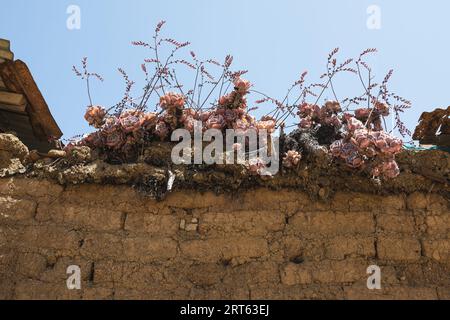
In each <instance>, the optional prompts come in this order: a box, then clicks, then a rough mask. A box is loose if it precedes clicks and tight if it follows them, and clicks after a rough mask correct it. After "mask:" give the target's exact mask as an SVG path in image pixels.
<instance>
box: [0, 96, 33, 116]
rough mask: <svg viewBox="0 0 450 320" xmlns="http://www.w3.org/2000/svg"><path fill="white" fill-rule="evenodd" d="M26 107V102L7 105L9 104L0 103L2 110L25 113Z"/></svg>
mask: <svg viewBox="0 0 450 320" xmlns="http://www.w3.org/2000/svg"><path fill="white" fill-rule="evenodd" d="M0 93H1V92H0ZM26 108H27V104H26V103H24V104H22V105H9V104H1V103H0V110H4V111H10V112H17V113H22V114H26V113H27V112H26Z"/></svg>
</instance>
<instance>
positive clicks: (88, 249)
mask: <svg viewBox="0 0 450 320" xmlns="http://www.w3.org/2000/svg"><path fill="white" fill-rule="evenodd" d="M449 208H450V203H449V201H448V200H447V199H445V198H443V197H441V196H439V195H437V194H434V193H428V194H425V193H413V194H398V195H390V196H375V195H368V194H363V193H348V192H345V193H337V194H336V195H335V196H334V197H333V198H332V199H331V200H330V201H328V202H322V201H312V200H311V199H310V198H309V197H308V196H307V195H306V194H304V193H302V192H298V191H292V190H287V189H286V190H285V189H283V190H277V191H270V190H268V189H263V188H261V189H255V190H249V191H246V192H243V193H240V194H237V195H234V196H233V197H231V196H230V195H219V196H217V195H214V194H213V193H203V194H202V193H196V192H194V191H186V192H182V191H177V192H175V193H172V194H169V195H168V196H167V198H166V199H165V200H163V201H160V202H157V201H155V200H151V199H149V198H148V197H145V196H143V195H141V194H139V193H138V192H136V191H134V190H133V189H132V188H131V187H129V186H108V185H96V184H82V185H75V186H66V187H62V186H60V185H58V184H56V183H54V182H50V181H47V180H38V179H30V178H20V177H16V178H5V179H1V180H0V298H1V299H29V298H30V299H220V298H222V299H383V298H385V299H450V237H449V235H450V212H449V211H450V209H449ZM70 265H77V266H79V267H80V270H81V290H69V289H68V288H67V284H66V280H67V278H68V277H69V275H68V274H66V271H67V267H68V266H70ZM370 265H378V266H379V267H380V268H381V286H382V289H381V290H369V289H368V288H367V278H368V277H369V275H368V274H367V273H366V272H367V268H368V267H369V266H370Z"/></svg>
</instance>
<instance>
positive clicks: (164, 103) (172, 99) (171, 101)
mask: <svg viewBox="0 0 450 320" xmlns="http://www.w3.org/2000/svg"><path fill="white" fill-rule="evenodd" d="M184 104H185V97H184V96H183V95H181V94H178V93H173V92H169V93H167V94H165V95H163V96H162V97H161V98H160V99H159V105H160V106H161V108H162V109H163V110H167V111H169V112H173V111H175V110H177V109H183V108H184Z"/></svg>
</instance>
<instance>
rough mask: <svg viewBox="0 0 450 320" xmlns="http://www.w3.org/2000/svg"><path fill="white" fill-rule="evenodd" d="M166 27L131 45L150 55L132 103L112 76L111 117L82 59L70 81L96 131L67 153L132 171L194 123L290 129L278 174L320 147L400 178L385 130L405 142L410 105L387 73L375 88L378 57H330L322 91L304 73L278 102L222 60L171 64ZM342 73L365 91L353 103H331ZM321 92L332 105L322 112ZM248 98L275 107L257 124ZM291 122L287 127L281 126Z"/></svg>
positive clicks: (174, 56)
mask: <svg viewBox="0 0 450 320" xmlns="http://www.w3.org/2000/svg"><path fill="white" fill-rule="evenodd" d="M164 25H165V21H161V22H159V23H158V24H157V26H156V28H155V32H154V35H153V37H152V41H151V42H144V41H134V42H132V44H133V46H136V47H139V48H142V49H144V50H146V51H147V52H148V53H149V54H150V56H149V58H147V59H145V60H144V61H143V63H142V64H141V65H140V69H141V70H142V72H143V75H144V77H145V81H144V86H143V87H142V91H141V94H140V95H138V96H137V97H133V96H132V94H131V92H132V88H133V87H134V86H135V85H136V83H135V82H134V81H132V80H131V79H130V78H129V76H128V74H127V73H126V72H125V71H124V70H123V69H121V68H119V69H118V70H119V72H120V74H121V75H122V77H123V78H124V81H125V90H124V95H123V97H122V98H121V100H120V101H119V102H118V103H117V104H115V105H114V106H111V107H109V108H105V107H102V106H98V105H94V104H93V102H92V96H91V90H90V80H91V79H93V78H96V79H99V80H103V79H102V77H101V76H100V75H98V74H97V73H91V72H89V71H88V68H87V59H86V58H84V59H83V60H82V71H81V72H80V71H78V69H77V68H76V67H75V66H74V67H73V70H74V72H75V74H76V75H77V76H79V77H80V78H82V79H83V80H84V81H86V87H87V92H88V97H89V102H90V105H89V107H88V108H87V111H86V114H85V119H86V121H87V122H88V123H89V124H90V125H91V126H93V127H94V128H96V129H97V130H96V131H95V132H93V133H91V134H88V135H85V136H83V137H82V139H79V140H74V141H71V142H70V143H69V144H68V146H66V150H68V151H69V152H70V150H71V149H73V148H75V147H77V146H88V147H90V148H92V149H96V150H99V151H100V153H101V154H102V155H103V156H104V158H105V159H106V160H107V161H113V162H120V163H122V162H132V161H136V160H137V157H138V155H139V153H140V152H141V151H142V150H143V149H144V148H145V147H146V146H147V145H149V144H150V143H151V142H152V141H168V140H170V136H171V133H172V132H173V131H174V130H175V129H178V128H185V129H187V130H189V131H191V132H193V129H194V122H195V121H200V122H201V123H202V126H203V129H204V130H206V129H211V128H214V129H219V130H222V131H225V130H226V129H239V130H243V131H245V130H248V129H256V130H260V129H266V130H267V131H268V132H269V133H273V132H275V130H276V129H279V128H281V129H282V130H283V131H284V130H287V129H289V128H291V127H294V126H295V127H297V130H295V131H294V132H293V133H291V134H290V136H292V137H301V138H300V139H297V140H299V141H298V144H296V145H295V146H294V147H293V148H291V149H289V150H281V151H282V153H283V154H282V158H283V165H284V166H285V167H286V168H295V167H297V166H298V165H299V163H301V161H300V160H301V159H302V153H304V154H306V155H307V154H308V153H314V149H315V148H316V147H317V148H319V147H320V148H321V150H323V149H324V148H325V149H326V150H327V152H328V153H329V154H330V155H332V156H333V157H334V158H335V159H336V161H338V162H342V163H344V164H345V165H346V166H348V167H350V168H353V169H359V170H363V171H367V172H369V173H370V174H371V175H372V176H374V177H385V178H393V177H395V176H397V175H398V173H399V169H398V166H397V164H396V162H395V155H396V154H398V153H399V152H400V151H401V149H402V141H401V140H400V139H398V138H395V137H394V136H393V135H392V131H393V130H395V129H397V130H398V131H399V132H400V134H401V135H403V136H406V135H408V134H410V133H409V131H408V129H407V128H406V127H405V125H404V124H403V122H402V121H401V119H400V115H401V113H402V112H404V110H405V109H407V108H409V107H410V106H411V103H410V102H409V101H408V100H406V99H404V98H402V97H400V96H399V95H397V94H395V93H393V92H391V91H390V90H389V89H388V82H389V80H390V78H391V77H392V74H393V72H392V70H391V71H389V72H388V74H387V75H386V77H385V78H384V79H383V81H382V82H381V83H377V82H376V81H375V77H374V75H373V71H372V69H371V67H370V66H369V64H368V63H367V62H366V60H365V59H366V57H367V56H368V55H370V54H373V53H375V52H376V49H367V50H365V51H364V52H362V53H361V54H360V55H359V56H358V58H356V59H347V60H344V61H343V62H338V60H337V55H338V53H339V49H338V48H336V49H334V50H333V51H332V52H331V53H330V54H329V56H328V59H327V64H326V72H325V73H324V74H322V75H321V77H320V79H321V81H320V82H318V83H311V84H307V83H306V77H307V72H304V73H302V74H301V76H300V78H299V79H298V80H297V81H295V82H294V83H293V84H292V86H291V87H290V88H289V89H288V91H287V94H286V96H285V97H284V98H283V99H276V98H272V97H271V96H269V95H266V94H264V93H262V92H259V91H257V90H256V89H254V88H253V86H252V84H251V83H250V82H249V81H247V80H245V79H243V76H244V75H245V74H246V73H247V71H244V70H240V71H232V70H231V66H232V62H233V57H232V56H230V55H228V56H226V57H225V59H224V60H223V62H218V61H216V60H214V59H208V60H201V59H200V58H199V57H198V56H197V54H196V53H194V52H192V51H190V52H189V54H188V55H187V57H186V58H179V57H178V54H179V53H180V52H181V50H182V49H186V48H187V47H188V46H189V45H190V44H189V42H179V41H177V40H175V39H172V38H165V37H163V36H162V28H163V26H164ZM162 48H165V49H166V50H162ZM164 52H165V53H166V54H165V55H164ZM179 68H187V69H188V70H191V71H192V84H191V85H190V86H188V85H186V84H183V83H181V81H180V80H179V78H178V74H177V72H178V71H179ZM214 70H216V72H213V71H214ZM340 74H349V75H353V76H355V77H357V79H358V80H359V82H360V84H361V87H362V88H363V92H362V93H361V94H359V95H357V96H355V97H353V98H343V99H339V96H338V93H337V92H336V88H335V82H336V81H337V80H336V78H337V76H338V75H340ZM327 91H328V92H331V95H332V96H333V98H334V100H333V101H324V102H322V103H321V99H322V97H323V96H324V94H325V92H327ZM295 92H296V93H297V94H296V95H295V96H294V97H293V95H294V93H295ZM249 94H254V95H258V96H260V99H259V100H256V101H255V105H261V104H267V103H269V104H271V105H272V106H274V108H273V109H272V110H271V111H269V112H267V113H266V114H265V115H264V116H263V117H262V118H261V119H259V120H256V119H255V117H253V116H252V115H251V112H252V111H253V110H255V109H256V108H257V107H249V106H248V101H247V98H248V96H249ZM391 114H393V115H394V117H395V121H396V125H395V127H394V128H392V129H391V130H390V131H388V128H387V127H386V118H387V117H388V116H390V115H391ZM289 122H291V123H292V122H294V124H293V125H290V126H287V125H286V123H289Z"/></svg>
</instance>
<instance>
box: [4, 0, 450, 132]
mask: <svg viewBox="0 0 450 320" xmlns="http://www.w3.org/2000/svg"><path fill="white" fill-rule="evenodd" d="M0 1H1V2H3V1H4V0H0ZM4 2H5V3H1V13H0V38H7V39H10V40H11V42H12V50H13V51H14V53H15V56H16V58H17V59H22V60H24V61H25V62H26V63H27V64H28V66H29V67H30V69H31V71H32V73H33V75H34V77H35V79H36V81H37V83H38V85H39V86H40V88H41V90H42V92H43V94H44V96H45V98H46V100H47V102H48V104H49V106H50V108H51V111H52V113H53V115H54V116H55V118H56V120H57V122H58V123H59V125H60V127H61V129H62V130H63V132H64V133H65V137H71V136H73V135H76V134H79V133H83V132H86V131H89V130H90V129H89V128H88V127H87V125H86V124H85V123H84V120H83V114H84V110H85V107H86V106H87V104H88V101H87V98H86V94H85V90H84V87H83V83H81V82H80V81H79V79H77V78H76V77H75V76H74V75H73V73H72V71H71V66H72V65H73V64H79V61H80V59H81V58H82V57H83V56H88V57H89V60H90V65H91V69H93V70H94V71H96V72H99V73H100V74H102V75H103V76H104V78H105V79H106V81H105V82H104V83H103V84H97V83H96V84H94V85H93V91H94V93H93V96H94V100H95V101H94V102H95V103H98V104H103V105H106V106H108V105H112V104H113V103H115V102H117V101H118V100H120V98H121V93H122V91H123V82H122V79H121V77H120V75H119V74H118V73H117V69H116V68H117V67H123V68H125V69H126V70H127V71H128V72H129V73H130V75H131V77H132V78H133V79H134V80H137V81H138V82H139V81H142V80H143V79H142V74H141V72H140V69H139V65H140V63H141V62H142V59H143V58H144V57H145V54H144V52H143V51H142V50H140V49H139V48H135V47H132V46H130V41H132V40H148V39H150V38H151V36H152V32H153V30H154V25H155V24H156V23H157V22H158V21H159V20H161V19H164V20H167V25H166V27H165V33H166V34H167V35H168V36H171V37H174V38H176V39H177V40H180V41H190V42H191V43H192V49H193V50H194V51H196V52H197V53H198V54H199V55H200V56H201V57H205V58H210V57H211V58H213V57H214V58H217V59H222V58H223V57H224V56H225V55H226V54H227V53H231V54H233V55H234V57H235V64H236V66H238V67H241V68H245V69H248V70H249V73H248V75H247V76H246V77H247V78H248V79H249V80H250V81H252V82H253V83H254V84H255V86H256V88H257V89H259V90H260V91H264V92H267V93H268V94H270V95H273V96H276V97H282V96H284V94H285V92H286V90H287V88H288V87H289V85H290V84H291V83H292V82H293V81H294V80H295V79H297V78H298V76H299V74H300V73H301V72H302V71H303V70H308V71H309V72H310V75H311V78H310V79H312V80H314V79H317V77H318V76H320V74H322V73H323V71H324V70H323V68H324V64H325V62H326V56H327V54H328V52H329V51H330V50H331V49H333V48H334V47H340V48H341V56H342V57H346V56H356V55H358V54H359V52H360V51H362V50H363V49H365V48H368V47H376V48H378V49H379V53H378V55H377V56H376V58H374V59H372V60H371V62H372V64H373V66H374V70H375V73H376V74H377V75H378V77H383V76H384V74H385V73H386V72H387V71H388V69H389V68H394V69H395V74H394V77H393V79H392V82H391V87H392V88H393V89H394V90H395V91H396V92H397V93H399V94H400V95H403V96H405V97H407V98H409V99H410V100H411V101H412V102H413V103H414V108H413V109H412V110H411V111H409V112H408V113H407V114H406V116H405V117H404V118H405V120H406V122H407V124H408V127H409V128H410V129H414V127H415V125H416V124H417V120H418V117H419V116H420V113H421V112H422V111H425V110H431V109H434V108H436V107H444V106H447V105H449V104H450V90H449V89H450V81H449V79H448V75H449V74H450V59H449V52H450V41H448V35H449V32H450V26H449V23H448V15H449V14H450V2H449V1H444V0H429V1H412V0H395V1H392V0H378V1H375V0H370V1H367V0H340V1H336V0H315V1H299V0H298V1H294V0H290V1H289V0H277V1H275V0H272V1H265V0H258V1H256V0H255V1H250V0H247V1H245V0H227V1H207V0H202V1H201V0H192V1H187V0H178V1H176V0H171V1H170V0H169V1H149V0H148V1H144V0H94V1H93V0H70V1H66V0H39V1H30V0H15V1H4ZM72 4H73V5H78V6H79V7H80V9H81V29H80V30H68V29H67V27H66V20H67V18H68V16H69V15H68V14H67V13H66V9H67V7H68V6H69V5H72ZM373 4H375V5H378V6H379V8H380V9H381V29H380V30H370V29H368V28H367V25H366V22H367V19H368V18H369V15H368V14H367V12H366V10H367V8H368V6H370V5H373ZM341 79H342V80H337V81H340V82H339V85H338V86H339V91H340V92H342V95H343V94H344V93H346V92H348V93H349V95H352V94H353V93H359V90H360V89H359V87H356V86H357V85H358V84H357V82H355V81H353V80H352V81H347V80H346V77H343V78H341ZM140 83H142V82H140ZM355 88H356V90H358V91H355ZM330 98H331V97H330Z"/></svg>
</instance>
